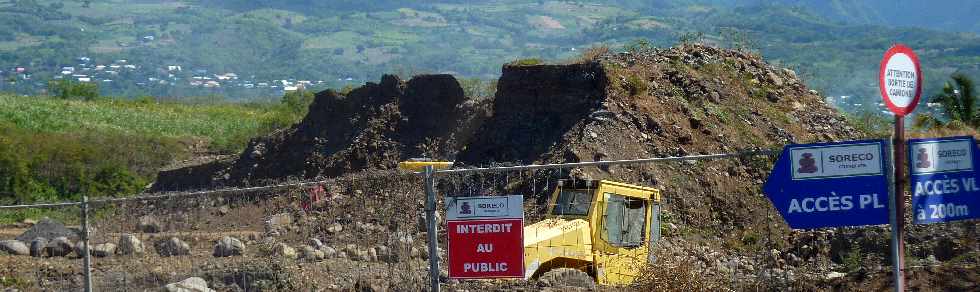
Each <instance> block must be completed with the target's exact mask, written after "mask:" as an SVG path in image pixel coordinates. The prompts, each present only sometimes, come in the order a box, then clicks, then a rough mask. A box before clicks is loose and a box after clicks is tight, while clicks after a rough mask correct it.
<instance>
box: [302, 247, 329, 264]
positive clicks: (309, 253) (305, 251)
mask: <svg viewBox="0 0 980 292" xmlns="http://www.w3.org/2000/svg"><path fill="white" fill-rule="evenodd" d="M300 251H301V254H300V258H302V259H305V260H308V261H319V260H323V259H324V257H325V255H324V253H323V251H320V250H318V249H315V248H313V247H312V246H309V245H304V246H302V247H300Z"/></svg>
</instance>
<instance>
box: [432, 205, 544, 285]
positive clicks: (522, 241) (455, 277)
mask: <svg viewBox="0 0 980 292" xmlns="http://www.w3.org/2000/svg"><path fill="white" fill-rule="evenodd" d="M510 220H513V221H519V222H520V223H521V224H520V225H521V228H520V230H521V261H520V263H521V269H520V271H521V276H520V277H516V276H472V277H466V276H457V275H453V273H452V269H451V268H450V267H449V266H448V265H450V264H451V263H450V262H449V251H450V250H451V249H452V248H451V247H450V244H452V241H451V240H449V232H451V231H449V230H447V232H446V265H447V267H446V271H447V272H448V274H449V278H450V279H508V278H509V279H522V278H524V273H526V272H527V271H525V270H524V269H525V268H526V267H525V266H524V257H525V256H526V255H525V254H524V252H525V251H524V218H501V219H477V220H446V228H448V227H449V222H457V223H458V222H485V221H491V222H495V221H510Z"/></svg>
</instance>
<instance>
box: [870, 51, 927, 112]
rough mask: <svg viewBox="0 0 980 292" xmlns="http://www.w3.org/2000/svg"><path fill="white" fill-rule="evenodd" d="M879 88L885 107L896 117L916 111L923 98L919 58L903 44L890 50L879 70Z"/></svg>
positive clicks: (886, 53) (882, 60)
mask: <svg viewBox="0 0 980 292" xmlns="http://www.w3.org/2000/svg"><path fill="white" fill-rule="evenodd" d="M878 88H879V89H880V90H881V98H882V99H884V100H885V105H887V106H888V109H890V110H891V111H892V112H893V113H895V115H897V116H905V115H908V114H909V113H911V112H912V111H914V110H915V106H917V105H918V104H919V98H920V97H922V69H921V68H920V66H919V56H917V55H916V54H915V52H913V51H912V49H911V48H909V47H906V46H905V45H902V44H896V45H895V46H892V47H891V49H888V51H887V52H885V57H884V58H882V59H881V67H880V68H879V70H878Z"/></svg>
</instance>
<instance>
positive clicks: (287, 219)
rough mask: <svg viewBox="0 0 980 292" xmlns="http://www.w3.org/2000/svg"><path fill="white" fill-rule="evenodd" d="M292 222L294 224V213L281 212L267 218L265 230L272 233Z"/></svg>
mask: <svg viewBox="0 0 980 292" xmlns="http://www.w3.org/2000/svg"><path fill="white" fill-rule="evenodd" d="M290 224H293V215H290V214H289V213H279V214H275V215H272V216H269V218H268V219H266V220H265V232H266V233H272V232H276V231H279V230H281V229H283V228H286V227H287V226H289V225H290Z"/></svg>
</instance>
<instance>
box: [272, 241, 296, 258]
mask: <svg viewBox="0 0 980 292" xmlns="http://www.w3.org/2000/svg"><path fill="white" fill-rule="evenodd" d="M272 255H273V256H277V257H284V258H290V259H295V258H296V249H293V248H292V247H289V245H286V244H285V243H277V244H276V245H275V246H273V247H272Z"/></svg>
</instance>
